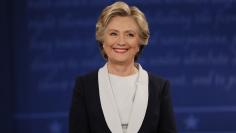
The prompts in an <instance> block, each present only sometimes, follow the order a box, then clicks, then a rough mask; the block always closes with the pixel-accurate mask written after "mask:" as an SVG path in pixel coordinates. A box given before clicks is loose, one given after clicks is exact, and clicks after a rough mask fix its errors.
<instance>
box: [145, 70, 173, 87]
mask: <svg viewBox="0 0 236 133" xmlns="http://www.w3.org/2000/svg"><path fill="white" fill-rule="evenodd" d="M148 77H149V83H150V84H151V85H154V86H156V87H160V88H163V87H164V86H166V85H167V84H169V80H167V79H166V78H164V77H163V76H160V75H157V74H153V73H150V72H148Z"/></svg>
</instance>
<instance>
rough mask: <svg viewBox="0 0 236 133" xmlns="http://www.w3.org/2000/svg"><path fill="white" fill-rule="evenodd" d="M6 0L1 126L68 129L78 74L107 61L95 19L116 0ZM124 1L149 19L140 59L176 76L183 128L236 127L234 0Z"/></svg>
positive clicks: (42, 132)
mask: <svg viewBox="0 0 236 133" xmlns="http://www.w3.org/2000/svg"><path fill="white" fill-rule="evenodd" d="M4 2H5V3H4V4H3V5H2V7H4V8H2V9H3V10H4V11H5V12H4V13H3V16H2V17H1V18H3V19H2V20H4V21H3V22H4V23H3V24H2V25H1V29H3V30H2V31H1V34H4V35H5V36H6V37H5V36H3V37H4V38H3V39H2V40H1V42H2V43H1V57H2V58H3V60H4V61H3V63H2V64H3V65H2V66H1V72H2V75H1V78H2V80H1V81H3V84H2V85H3V88H1V89H2V90H3V92H4V93H2V100H1V103H3V104H4V106H3V107H4V110H3V111H5V113H1V118H3V119H2V120H1V122H3V124H2V125H6V126H3V127H4V128H3V129H2V131H3V132H14V133H66V132H67V130H68V121H67V119H68V110H69V106H70V100H71V94H72V89H73V84H74V79H75V77H76V76H77V75H80V74H84V73H87V72H89V71H91V70H93V69H96V68H99V67H100V66H102V65H103V64H104V60H103V59H102V57H101V55H100V53H99V50H98V45H97V44H96V42H95V24H96V20H97V18H98V15H99V14H100V12H101V10H102V9H103V8H104V7H105V6H106V5H108V4H111V3H112V2H113V1H105V0H103V1H101V0H99V1H96V0H93V1H92V0H24V1H13V0H11V1H10V2H9V1H7V0H5V1H4ZM126 2H128V3H130V4H131V5H137V6H138V7H139V8H140V9H141V10H142V11H143V12H144V13H145V14H146V17H147V19H148V21H149V24H150V30H151V38H150V42H149V44H148V46H147V47H146V48H145V49H144V52H143V55H142V57H141V59H140V60H139V62H140V63H141V64H142V65H143V67H144V68H145V69H147V70H148V71H151V72H153V73H155V74H158V75H161V76H163V77H165V78H167V79H169V80H170V81H171V83H172V96H173V103H174V109H175V113H176V117H177V125H178V129H179V131H180V132H181V133H235V132H236V126H235V125H236V97H235V95H236V90H235V89H236V69H235V67H236V28H235V24H236V1H235V0H137V1H134V0H129V1H126ZM4 25H6V26H4ZM6 112H8V113H6ZM9 118H10V119H9ZM13 129H14V130H13Z"/></svg>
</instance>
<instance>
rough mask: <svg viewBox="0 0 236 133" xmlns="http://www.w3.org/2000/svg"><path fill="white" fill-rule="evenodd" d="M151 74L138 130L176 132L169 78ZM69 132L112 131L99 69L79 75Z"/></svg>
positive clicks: (146, 132) (101, 132)
mask: <svg viewBox="0 0 236 133" xmlns="http://www.w3.org/2000/svg"><path fill="white" fill-rule="evenodd" d="M148 76H149V85H148V86H149V98H148V107H147V111H146V114H145V118H144V121H143V123H142V126H141V128H140V129H139V133H176V132H177V129H176V123H175V116H174V113H173V108H172V102H171V96H170V90H169V82H168V81H167V80H164V79H162V78H160V77H157V76H153V75H151V74H150V73H149V74H148ZM69 132H70V133H110V132H111V131H110V130H109V128H108V126H107V124H106V121H105V118H104V115H103V111H102V107H101V102H100V98H99V89H98V71H95V72H92V73H89V74H87V75H84V76H81V77H78V78H77V80H76V83H75V88H74V92H73V97H72V104H71V108H70V113H69Z"/></svg>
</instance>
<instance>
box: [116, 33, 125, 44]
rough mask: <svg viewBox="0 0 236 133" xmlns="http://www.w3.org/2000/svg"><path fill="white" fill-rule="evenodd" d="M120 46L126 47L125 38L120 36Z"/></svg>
mask: <svg viewBox="0 0 236 133" xmlns="http://www.w3.org/2000/svg"><path fill="white" fill-rule="evenodd" d="M118 44H119V45H125V37H124V36H122V35H121V36H120V37H119V39H118Z"/></svg>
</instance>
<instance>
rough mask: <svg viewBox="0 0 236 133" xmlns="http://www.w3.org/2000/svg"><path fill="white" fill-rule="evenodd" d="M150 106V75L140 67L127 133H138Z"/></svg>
mask: <svg viewBox="0 0 236 133" xmlns="http://www.w3.org/2000/svg"><path fill="white" fill-rule="evenodd" d="M147 105H148V74H147V72H146V71H145V70H143V69H142V67H141V65H139V79H138V83H137V90H136V96H135V100H134V103H133V109H132V112H131V116H130V121H129V126H128V129H127V133H137V132H138V131H139V129H140V128H141V125H142V123H143V120H144V117H145V114H146V110H147Z"/></svg>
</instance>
